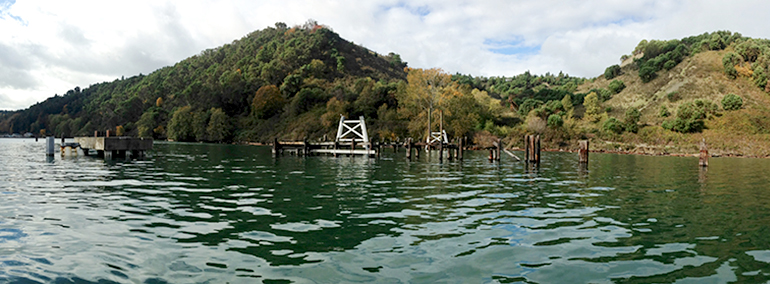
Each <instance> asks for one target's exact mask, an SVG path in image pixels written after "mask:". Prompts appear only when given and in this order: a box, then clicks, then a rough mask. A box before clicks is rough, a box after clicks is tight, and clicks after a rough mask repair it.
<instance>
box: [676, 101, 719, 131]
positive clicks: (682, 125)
mask: <svg viewBox="0 0 770 284" xmlns="http://www.w3.org/2000/svg"><path fill="white" fill-rule="evenodd" d="M716 113H717V106H716V105H715V104H713V103H711V102H709V101H704V100H695V101H692V102H687V103H683V104H681V105H679V108H677V111H676V117H675V118H674V120H669V121H665V122H664V123H663V128H666V129H669V130H673V131H676V132H682V133H687V132H701V131H703V129H704V128H705V126H706V125H705V122H704V119H706V118H707V117H709V116H711V115H715V114H716Z"/></svg>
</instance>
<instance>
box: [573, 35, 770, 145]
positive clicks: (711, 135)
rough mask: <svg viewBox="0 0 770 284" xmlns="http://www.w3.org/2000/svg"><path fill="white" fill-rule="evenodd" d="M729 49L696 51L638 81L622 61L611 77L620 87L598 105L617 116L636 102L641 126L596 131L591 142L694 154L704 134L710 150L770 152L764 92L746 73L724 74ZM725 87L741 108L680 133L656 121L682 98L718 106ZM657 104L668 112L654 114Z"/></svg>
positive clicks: (769, 102)
mask: <svg viewBox="0 0 770 284" xmlns="http://www.w3.org/2000/svg"><path fill="white" fill-rule="evenodd" d="M730 51H731V49H730V48H728V49H727V50H724V51H707V52H702V53H699V54H696V55H695V56H693V57H689V58H687V59H685V60H684V61H682V62H681V63H680V64H678V65H677V66H676V67H674V68H673V69H671V70H670V71H665V70H661V71H659V72H658V74H657V75H658V76H657V78H655V79H654V80H652V81H651V82H648V83H642V82H641V79H640V78H639V75H638V73H637V71H636V70H634V68H633V67H632V66H630V65H627V66H624V67H623V68H622V70H623V74H622V75H620V76H618V77H616V78H614V79H617V80H622V81H623V82H624V83H625V85H626V88H625V89H624V90H623V91H622V92H620V93H619V94H616V95H614V96H613V97H612V99H610V100H608V101H606V102H604V105H605V106H607V107H610V108H611V109H612V111H611V112H610V113H609V115H610V116H613V117H616V118H619V119H622V118H623V114H624V113H625V111H626V110H627V109H628V108H632V107H634V108H638V109H639V110H640V111H641V112H642V119H641V123H642V124H645V125H646V126H645V127H642V128H641V130H640V131H639V133H638V134H633V133H624V134H622V135H615V136H608V135H599V136H597V137H596V138H594V139H593V140H596V141H594V142H593V143H592V148H594V149H597V150H606V151H618V150H620V151H628V152H634V153H646V154H667V153H677V154H695V153H697V152H698V147H697V145H698V143H699V142H700V141H701V139H706V141H707V143H708V144H709V148H710V152H711V153H712V154H715V155H739V156H755V157H768V156H770V109H769V108H768V106H770V95H768V94H767V93H765V92H764V90H760V89H759V88H757V87H756V86H754V85H753V84H752V83H751V81H750V79H749V78H746V77H739V78H738V79H730V78H728V77H727V76H726V75H725V74H724V73H723V72H722V56H723V55H724V54H725V53H726V52H730ZM614 79H613V80H614ZM610 81H611V80H606V79H604V77H603V76H600V77H598V78H596V79H594V80H593V81H589V82H587V83H586V84H583V85H581V86H580V87H579V88H578V91H579V92H587V91H588V90H590V89H593V88H605V89H606V88H607V87H608V85H609V83H610ZM672 92H675V93H676V95H675V96H673V97H674V100H671V99H669V96H668V94H669V93H672ZM730 93H733V94H736V95H738V96H740V97H741V98H743V101H744V104H743V108H742V109H740V110H737V111H729V112H727V111H721V115H719V116H716V117H712V118H710V119H708V120H707V121H706V128H707V129H706V130H704V131H703V133H693V134H681V133H675V132H671V131H668V130H665V129H663V128H661V127H660V125H661V123H662V122H663V121H665V120H667V119H671V116H674V115H675V114H676V110H677V107H678V106H679V105H680V104H682V103H685V102H689V101H693V100H695V99H701V100H708V101H711V102H713V103H714V104H716V105H718V106H720V107H721V105H722V104H721V100H722V98H723V97H724V96H725V95H727V94H730ZM661 106H666V107H667V108H668V110H669V112H670V113H671V116H670V117H668V118H664V117H660V116H659V110H660V107H661ZM594 127H595V128H598V127H599V126H594ZM589 128H590V127H589ZM587 132H591V130H590V129H589V130H588V131H587ZM593 132H596V130H594V131H593Z"/></svg>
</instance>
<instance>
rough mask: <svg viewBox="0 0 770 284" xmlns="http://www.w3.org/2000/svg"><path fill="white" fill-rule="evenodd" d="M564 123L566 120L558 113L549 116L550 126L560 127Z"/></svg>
mask: <svg viewBox="0 0 770 284" xmlns="http://www.w3.org/2000/svg"><path fill="white" fill-rule="evenodd" d="M563 124H564V120H563V119H562V118H561V116H560V115H558V114H552V115H550V116H548V127H551V128H559V127H561V126H562V125H563Z"/></svg>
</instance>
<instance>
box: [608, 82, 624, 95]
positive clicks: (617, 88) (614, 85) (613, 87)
mask: <svg viewBox="0 0 770 284" xmlns="http://www.w3.org/2000/svg"><path fill="white" fill-rule="evenodd" d="M607 88H609V89H610V91H611V92H612V93H615V94H617V93H620V92H621V91H623V89H625V88H626V84H624V83H623V81H620V80H612V82H610V85H609V86H608V87H607Z"/></svg>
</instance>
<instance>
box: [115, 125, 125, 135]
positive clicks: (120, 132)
mask: <svg viewBox="0 0 770 284" xmlns="http://www.w3.org/2000/svg"><path fill="white" fill-rule="evenodd" d="M125 132H126V131H125V129H124V128H123V126H122V125H118V126H117V127H115V136H118V137H120V136H123V135H124V134H126V133H125Z"/></svg>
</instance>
